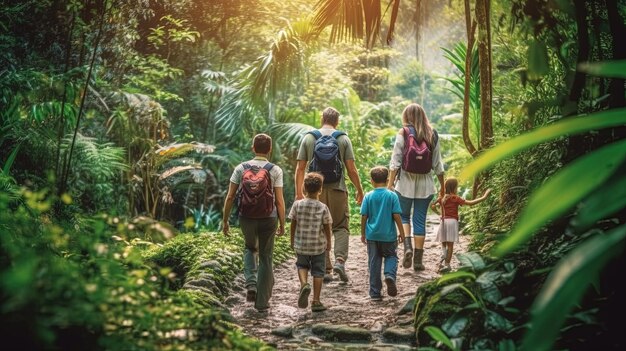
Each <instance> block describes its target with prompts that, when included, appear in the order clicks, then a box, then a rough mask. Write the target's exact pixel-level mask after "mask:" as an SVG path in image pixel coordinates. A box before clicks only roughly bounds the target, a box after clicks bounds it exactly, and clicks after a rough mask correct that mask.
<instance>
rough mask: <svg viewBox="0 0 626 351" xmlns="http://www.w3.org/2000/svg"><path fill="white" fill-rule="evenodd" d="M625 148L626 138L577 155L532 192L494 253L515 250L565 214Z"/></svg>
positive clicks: (604, 176) (603, 176)
mask: <svg viewBox="0 0 626 351" xmlns="http://www.w3.org/2000/svg"><path fill="white" fill-rule="evenodd" d="M624 150H626V140H625V141H621V142H617V143H613V144H610V145H608V146H605V147H603V148H601V149H598V150H596V151H594V152H592V153H589V154H587V155H585V156H583V157H581V158H579V159H576V160H575V161H574V162H572V163H571V164H570V165H568V166H567V167H565V168H563V169H561V170H559V171H558V172H557V173H555V174H554V175H553V176H552V177H551V178H550V179H549V180H548V181H547V182H546V183H545V184H544V185H542V186H541V188H539V189H538V190H537V191H535V192H534V193H533V194H532V195H531V197H530V200H529V201H528V205H527V206H526V207H525V208H524V210H523V212H522V214H521V215H520V218H519V220H518V222H517V225H516V227H515V228H514V229H513V232H512V233H511V234H510V235H509V236H508V237H507V238H506V239H505V240H504V241H503V242H502V243H501V244H500V245H498V246H497V247H496V249H495V251H494V253H495V255H496V256H504V255H505V254H507V253H509V252H511V251H513V250H514V249H516V248H517V247H518V246H520V245H522V244H523V243H525V242H526V241H528V240H529V239H530V238H531V237H532V235H533V233H534V232H535V231H536V230H537V229H539V228H540V227H541V226H543V225H544V224H545V223H546V222H548V221H550V220H552V219H554V218H557V217H558V216H560V215H562V214H563V213H565V212H566V211H567V210H568V209H570V208H572V207H573V206H574V205H576V204H577V203H578V202H580V201H581V200H582V199H584V198H585V197H586V196H587V195H588V194H589V193H590V192H591V191H593V190H594V189H596V188H597V187H598V186H600V185H602V184H603V183H604V182H605V180H607V179H608V178H609V177H610V176H611V175H612V174H613V173H614V171H615V169H616V168H617V167H618V166H619V165H620V164H621V162H622V160H623V159H624V158H625V157H626V153H625V152H624Z"/></svg>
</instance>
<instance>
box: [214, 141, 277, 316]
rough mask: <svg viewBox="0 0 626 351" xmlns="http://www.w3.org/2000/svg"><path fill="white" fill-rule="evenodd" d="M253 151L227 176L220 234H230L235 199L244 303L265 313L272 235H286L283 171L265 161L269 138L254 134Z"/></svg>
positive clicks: (270, 277) (269, 291)
mask: <svg viewBox="0 0 626 351" xmlns="http://www.w3.org/2000/svg"><path fill="white" fill-rule="evenodd" d="M252 151H253V152H254V154H255V157H254V158H253V159H252V160H249V161H246V162H243V163H241V164H240V165H238V166H237V167H235V170H234V171H233V174H232V176H231V177H230V185H229V187H228V195H226V201H225V202H224V216H223V218H222V231H223V232H224V235H226V236H228V235H229V230H230V224H229V223H228V219H229V217H230V213H231V210H232V208H233V204H234V203H235V200H236V199H237V210H238V214H239V224H240V227H241V231H242V233H243V235H244V241H245V249H244V257H243V265H244V268H243V273H244V277H245V280H246V290H247V293H246V300H247V301H249V302H254V307H255V308H256V309H257V311H259V312H267V310H268V309H269V299H270V297H271V296H272V288H273V287H274V273H273V268H272V254H273V252H274V234H275V233H276V235H279V236H280V235H283V234H284V233H285V200H284V197H283V171H282V169H281V168H280V167H278V166H276V165H274V164H272V163H270V162H269V161H268V156H269V154H270V153H271V151H272V138H271V137H270V136H269V135H267V134H257V135H256V136H255V137H254V141H253V143H252ZM277 227H278V230H277ZM257 261H258V269H257Z"/></svg>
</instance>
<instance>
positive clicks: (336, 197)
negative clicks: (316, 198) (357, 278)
mask: <svg viewBox="0 0 626 351" xmlns="http://www.w3.org/2000/svg"><path fill="white" fill-rule="evenodd" d="M320 201H321V202H323V203H324V204H326V206H328V209H329V210H330V216H331V217H332V218H333V236H334V237H335V243H334V245H333V247H334V253H335V260H336V259H340V260H343V261H344V262H345V261H346V260H347V259H348V243H349V239H350V227H349V222H350V211H349V210H348V193H347V192H345V191H341V190H337V189H330V188H323V189H322V194H321V195H320ZM332 271H333V263H332V260H331V259H330V252H329V251H326V273H331V272H332Z"/></svg>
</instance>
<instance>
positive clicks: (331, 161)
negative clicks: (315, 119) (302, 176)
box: [309, 130, 346, 184]
mask: <svg viewBox="0 0 626 351" xmlns="http://www.w3.org/2000/svg"><path fill="white" fill-rule="evenodd" d="M309 134H312V135H313V136H314V137H315V147H314V148H313V159H312V160H311V163H310V164H309V172H319V173H321V174H322V175H323V176H324V184H326V183H336V182H338V181H339V180H340V179H341V178H342V176H343V164H342V162H341V155H340V153H339V143H338V142H337V138H338V137H340V136H342V135H346V133H344V132H340V131H335V132H333V134H331V135H324V136H322V133H321V132H320V131H319V130H314V131H311V132H309Z"/></svg>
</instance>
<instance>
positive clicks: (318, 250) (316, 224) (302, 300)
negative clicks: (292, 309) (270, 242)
mask: <svg viewBox="0 0 626 351" xmlns="http://www.w3.org/2000/svg"><path fill="white" fill-rule="evenodd" d="M323 183H324V177H323V176H322V175H321V174H319V173H315V172H312V173H307V175H306V176H305V177H304V186H303V188H304V192H305V195H306V197H305V198H304V199H302V200H297V201H296V202H294V203H293V206H291V211H290V212H289V219H291V229H290V230H291V248H292V249H295V251H296V254H297V259H296V267H298V278H299V279H300V294H299V296H298V307H300V308H306V307H307V306H308V304H309V294H310V293H311V284H309V283H308V276H309V271H311V275H312V276H313V302H312V303H311V311H313V312H321V311H324V310H326V307H325V306H324V305H323V304H322V303H321V302H320V293H321V290H322V283H323V280H324V272H325V270H326V251H328V250H330V246H331V241H330V233H331V230H332V229H331V227H332V222H333V220H332V217H331V216H330V210H329V209H328V206H326V205H325V204H323V203H322V202H321V201H319V196H320V194H321V193H322V186H323Z"/></svg>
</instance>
